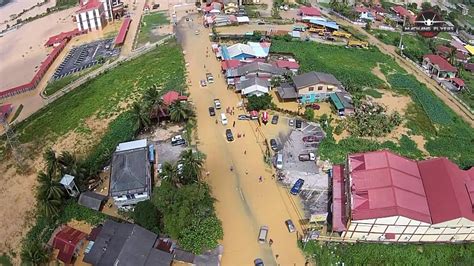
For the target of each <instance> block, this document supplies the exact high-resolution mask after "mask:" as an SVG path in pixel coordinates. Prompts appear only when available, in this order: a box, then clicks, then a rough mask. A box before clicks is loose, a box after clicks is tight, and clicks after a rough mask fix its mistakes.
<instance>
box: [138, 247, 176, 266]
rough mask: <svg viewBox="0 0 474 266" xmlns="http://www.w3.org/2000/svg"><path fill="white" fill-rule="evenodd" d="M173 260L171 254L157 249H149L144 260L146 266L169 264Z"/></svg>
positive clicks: (164, 265)
mask: <svg viewBox="0 0 474 266" xmlns="http://www.w3.org/2000/svg"><path fill="white" fill-rule="evenodd" d="M172 262H173V255H171V254H170V253H168V252H164V251H163V250H159V249H152V250H150V254H149V255H148V258H147V260H146V262H145V265H146V266H170V265H171V263H172Z"/></svg>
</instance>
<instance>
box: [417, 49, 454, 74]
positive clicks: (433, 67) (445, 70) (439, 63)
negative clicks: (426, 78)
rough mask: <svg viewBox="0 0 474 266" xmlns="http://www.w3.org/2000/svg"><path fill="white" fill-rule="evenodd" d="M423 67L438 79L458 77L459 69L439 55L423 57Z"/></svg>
mask: <svg viewBox="0 0 474 266" xmlns="http://www.w3.org/2000/svg"><path fill="white" fill-rule="evenodd" d="M422 66H423V67H424V68H425V69H426V70H428V72H429V73H430V74H431V75H433V76H436V78H438V79H445V78H454V77H456V73H457V71H458V70H457V68H456V67H454V66H452V65H451V64H450V63H449V62H448V61H447V60H446V59H444V58H442V57H441V56H439V55H435V54H428V55H425V56H423V63H422Z"/></svg>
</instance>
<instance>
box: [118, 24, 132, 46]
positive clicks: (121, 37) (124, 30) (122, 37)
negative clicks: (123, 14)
mask: <svg viewBox="0 0 474 266" xmlns="http://www.w3.org/2000/svg"><path fill="white" fill-rule="evenodd" d="M131 22H132V19H131V18H125V19H124V20H123V22H122V26H120V31H119V33H118V35H117V38H115V44H116V45H119V44H123V42H124V41H125V37H126V36H127V32H128V27H130V23H131Z"/></svg>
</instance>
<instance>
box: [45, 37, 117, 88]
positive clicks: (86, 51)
mask: <svg viewBox="0 0 474 266" xmlns="http://www.w3.org/2000/svg"><path fill="white" fill-rule="evenodd" d="M113 44H114V39H105V40H100V41H95V42H91V43H87V44H84V45H81V46H77V47H74V48H72V49H71V50H70V51H69V53H68V55H67V56H66V58H64V61H63V62H62V63H61V64H60V65H59V67H58V68H57V69H56V71H55V72H54V75H53V79H55V80H57V79H60V78H63V77H65V76H67V75H70V74H73V73H75V72H78V71H81V70H83V69H86V68H89V67H92V66H93V65H96V64H98V63H99V61H100V60H101V58H102V59H107V58H109V57H112V56H116V55H118V54H119V53H120V48H113Z"/></svg>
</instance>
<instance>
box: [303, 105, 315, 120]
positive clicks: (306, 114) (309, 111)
mask: <svg viewBox="0 0 474 266" xmlns="http://www.w3.org/2000/svg"><path fill="white" fill-rule="evenodd" d="M304 117H305V118H306V120H309V121H311V120H313V119H314V110H313V109H312V108H306V110H304Z"/></svg>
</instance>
